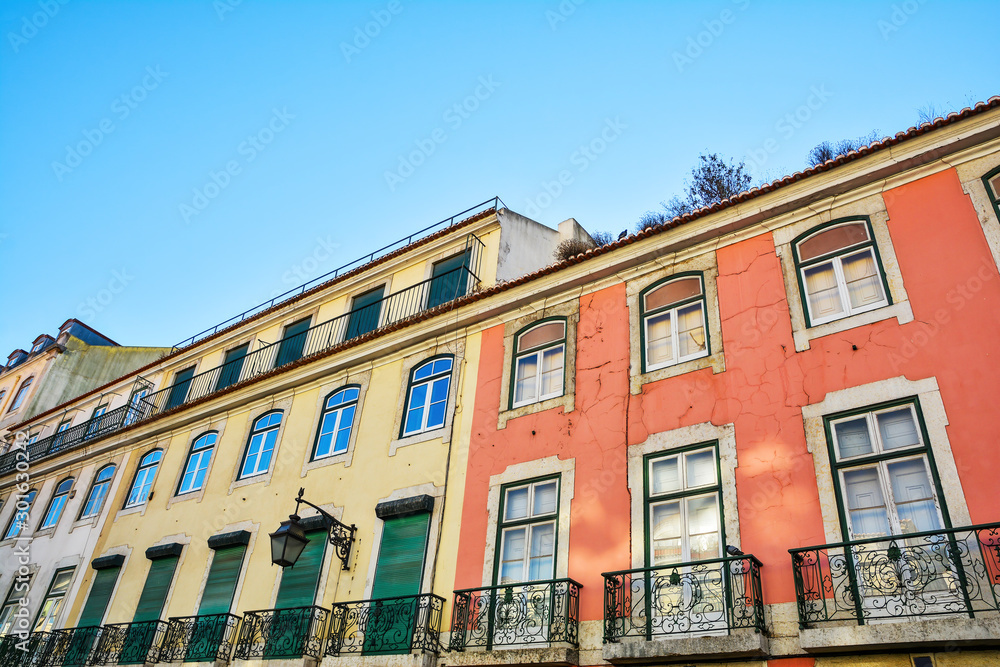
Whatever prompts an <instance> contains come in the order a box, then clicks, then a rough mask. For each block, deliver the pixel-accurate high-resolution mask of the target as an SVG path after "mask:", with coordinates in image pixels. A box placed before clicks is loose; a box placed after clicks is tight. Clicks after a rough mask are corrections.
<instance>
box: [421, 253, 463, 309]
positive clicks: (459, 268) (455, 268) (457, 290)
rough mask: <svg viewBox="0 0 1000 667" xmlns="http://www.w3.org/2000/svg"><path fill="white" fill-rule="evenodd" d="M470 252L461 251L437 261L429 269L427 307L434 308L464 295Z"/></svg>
mask: <svg viewBox="0 0 1000 667" xmlns="http://www.w3.org/2000/svg"><path fill="white" fill-rule="evenodd" d="M471 258H472V253H471V251H469V250H466V251H465V252H463V253H460V254H458V255H455V256H454V257H449V258H448V259H445V260H442V261H440V262H437V263H436V264H435V265H434V268H433V269H432V270H431V282H430V286H429V288H428V292H427V307H428V308H434V307H436V306H440V305H441V304H444V303H448V302H449V301H454V300H455V299H457V298H458V297H460V296H465V294H466V290H467V289H468V286H469V262H470V261H471Z"/></svg>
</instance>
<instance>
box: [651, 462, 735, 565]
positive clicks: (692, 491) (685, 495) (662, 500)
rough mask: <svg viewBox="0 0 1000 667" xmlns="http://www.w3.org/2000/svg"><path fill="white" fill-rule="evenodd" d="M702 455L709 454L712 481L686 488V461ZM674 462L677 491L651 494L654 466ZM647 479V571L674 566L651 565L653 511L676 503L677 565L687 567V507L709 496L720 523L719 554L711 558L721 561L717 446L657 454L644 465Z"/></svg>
mask: <svg viewBox="0 0 1000 667" xmlns="http://www.w3.org/2000/svg"><path fill="white" fill-rule="evenodd" d="M702 452H710V453H711V454H712V478H713V479H712V481H711V482H706V483H705V484H699V485H697V486H688V483H687V457H688V456H691V455H693V454H700V453H702ZM671 458H676V459H678V462H679V463H678V475H679V479H680V482H681V486H680V488H679V489H676V490H674V491H662V492H660V493H656V492H655V491H654V490H653V465H654V464H655V463H657V462H659V461H663V460H666V459H671ZM646 465H647V479H648V480H649V488H648V490H647V492H646V493H647V497H648V507H649V509H648V518H647V522H646V531H647V535H648V536H649V540H648V541H649V548H648V553H647V554H646V558H647V560H646V563H647V566H648V567H667V566H669V565H673V563H662V564H659V565H657V564H656V563H654V545H653V508H654V507H656V506H658V505H663V504H666V503H679V504H680V508H681V511H680V515H681V516H680V521H681V560H679V561H678V563H687V562H690V561H691V536H690V531H689V530H688V512H687V505H688V501H690V500H695V499H698V498H707V497H709V496H713V497H715V507H716V511H717V512H718V513H719V517H718V519H719V523H718V526H717V529H716V532H717V534H718V537H719V539H718V542H719V553H718V554H717V555H715V556H713V558H721V557H723V555H724V549H725V544H723V542H724V541H725V538H726V535H725V532H724V528H725V525H724V519H723V507H722V488H721V483H720V481H719V452H718V449H717V445H709V446H706V447H695V448H693V449H684V450H681V451H668V452H658V453H657V454H655V455H653V456H650V457H649V458H648V459H647V461H646ZM712 487H716V488H715V490H713V491H708V492H705V493H700V492H699V489H702V488H705V489H709V488H712Z"/></svg>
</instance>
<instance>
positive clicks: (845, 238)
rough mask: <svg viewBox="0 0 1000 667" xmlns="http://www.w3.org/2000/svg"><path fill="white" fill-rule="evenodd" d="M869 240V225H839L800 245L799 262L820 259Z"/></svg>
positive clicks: (858, 223)
mask: <svg viewBox="0 0 1000 667" xmlns="http://www.w3.org/2000/svg"><path fill="white" fill-rule="evenodd" d="M867 240H868V225H866V224H865V223H863V222H856V223H854V224H849V225H839V226H837V227H833V228H832V229H828V230H826V231H823V232H820V233H819V234H816V235H815V236H811V237H809V238H808V239H806V240H805V241H802V242H801V243H800V244H799V261H802V262H804V261H806V260H807V259H812V258H814V257H820V256H822V255H826V254H828V253H831V252H836V251H837V250H840V249H841V248H848V247H850V246H852V245H855V244H858V243H864V242H865V241H867Z"/></svg>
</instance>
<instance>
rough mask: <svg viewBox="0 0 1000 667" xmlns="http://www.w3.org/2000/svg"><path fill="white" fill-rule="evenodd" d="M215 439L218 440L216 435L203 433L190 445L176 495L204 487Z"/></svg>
mask: <svg viewBox="0 0 1000 667" xmlns="http://www.w3.org/2000/svg"><path fill="white" fill-rule="evenodd" d="M216 439H218V434H217V433H205V434H204V435H201V436H199V437H198V438H196V439H195V441H194V442H193V443H192V444H191V453H189V454H188V460H187V465H186V466H184V476H183V477H181V483H180V486H179V487H178V488H177V495H181V494H182V493H191V492H192V491H198V490H199V489H201V488H202V487H203V486H205V474H206V473H207V472H208V464H210V463H211V462H212V452H214V451H215V441H216Z"/></svg>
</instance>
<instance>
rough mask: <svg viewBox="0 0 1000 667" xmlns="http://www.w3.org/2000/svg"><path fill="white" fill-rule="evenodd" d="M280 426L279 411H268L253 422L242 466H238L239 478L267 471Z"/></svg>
mask: <svg viewBox="0 0 1000 667" xmlns="http://www.w3.org/2000/svg"><path fill="white" fill-rule="evenodd" d="M280 426H281V412H280V411H277V412H269V413H268V414H266V415H264V416H263V417H260V418H259V419H257V421H255V422H254V423H253V428H252V429H250V439H249V440H248V441H247V449H246V452H245V453H244V455H243V466H242V467H241V468H240V479H243V478H245V477H253V476H254V475H260V474H263V473H265V472H267V471H268V469H269V468H270V466H271V456H272V455H273V454H274V443H275V442H276V441H277V440H278V428H279V427H280Z"/></svg>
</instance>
